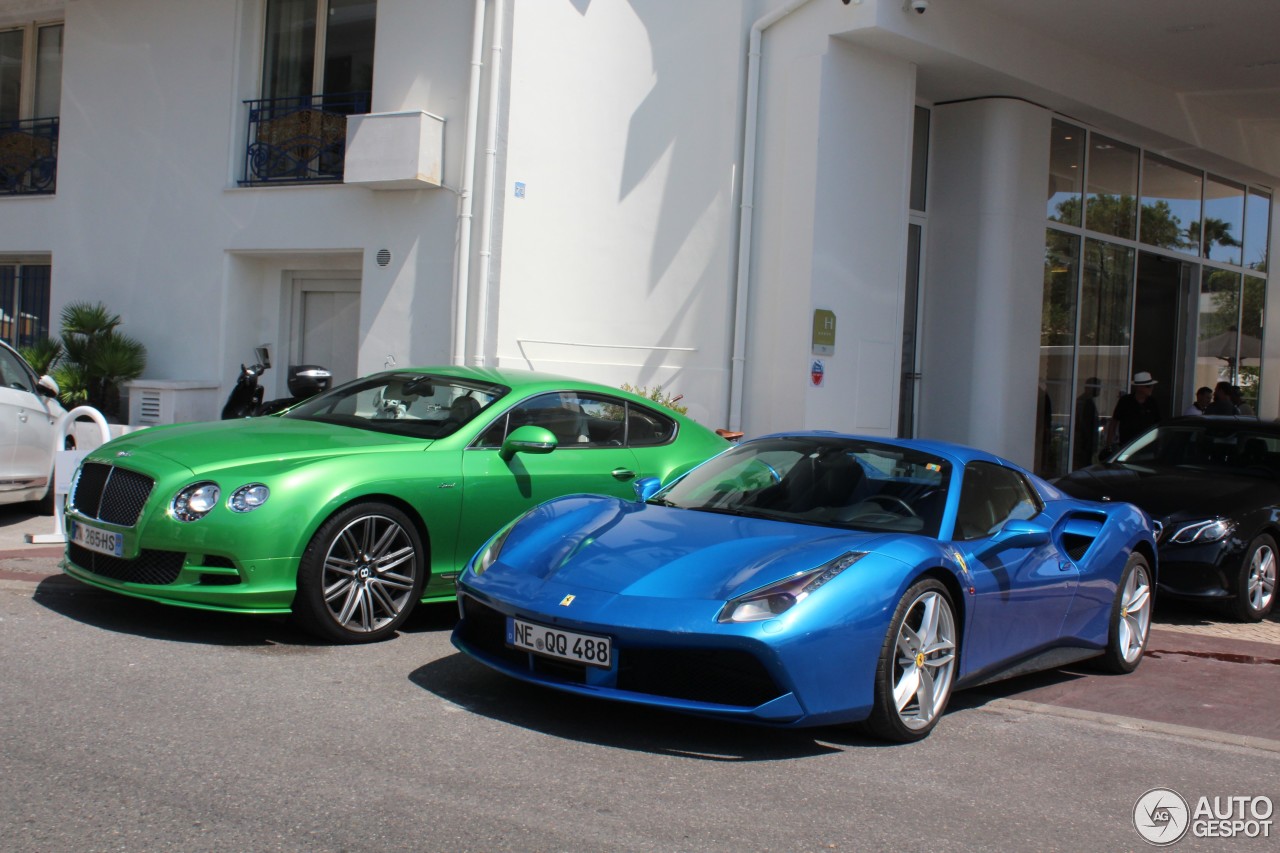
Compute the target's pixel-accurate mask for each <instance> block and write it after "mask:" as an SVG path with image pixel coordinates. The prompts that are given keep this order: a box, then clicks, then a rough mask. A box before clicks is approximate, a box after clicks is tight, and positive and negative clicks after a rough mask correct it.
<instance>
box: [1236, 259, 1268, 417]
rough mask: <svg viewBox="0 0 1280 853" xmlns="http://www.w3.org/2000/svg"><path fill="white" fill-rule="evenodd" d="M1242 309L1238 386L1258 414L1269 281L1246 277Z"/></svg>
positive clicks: (1251, 407)
mask: <svg viewBox="0 0 1280 853" xmlns="http://www.w3.org/2000/svg"><path fill="white" fill-rule="evenodd" d="M1241 296H1242V304H1241V307H1240V362H1239V364H1240V370H1239V373H1238V375H1237V377H1236V384H1237V385H1239V386H1240V396H1241V397H1242V398H1243V400H1244V402H1246V403H1248V404H1249V407H1250V410H1251V412H1244V411H1243V410H1242V411H1241V413H1242V414H1250V413H1257V411H1258V392H1259V391H1260V390H1261V389H1262V339H1263V328H1264V327H1263V320H1264V318H1265V317H1266V313H1267V281H1266V279H1263V278H1258V277H1257V276H1252V275H1246V276H1245V277H1244V289H1243V290H1242V292H1241Z"/></svg>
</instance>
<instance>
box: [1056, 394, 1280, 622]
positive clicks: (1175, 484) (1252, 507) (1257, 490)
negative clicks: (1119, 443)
mask: <svg viewBox="0 0 1280 853" xmlns="http://www.w3.org/2000/svg"><path fill="white" fill-rule="evenodd" d="M1055 485H1057V486H1058V487H1059V488H1061V489H1062V490H1063V491H1064V492H1066V493H1067V494H1069V495H1072V496H1073V497H1078V498H1088V499H1091V500H1102V501H1109V500H1114V501H1128V502H1130V503H1134V504H1137V505H1138V506H1139V507H1141V508H1142V509H1144V510H1146V512H1147V514H1148V515H1150V516H1151V518H1152V519H1153V520H1154V521H1155V526H1156V541H1157V544H1158V546H1159V549H1160V553H1159V566H1160V573H1159V589H1160V591H1161V593H1164V594H1168V595H1171V596H1175V597H1178V598H1188V599H1200V600H1207V601H1218V602H1221V603H1223V604H1224V605H1227V606H1229V607H1230V609H1231V611H1232V613H1234V614H1235V616H1236V618H1238V619H1239V620H1240V621H1242V622H1256V621H1258V620H1259V619H1262V618H1263V617H1265V616H1266V615H1267V614H1268V613H1269V612H1271V607H1272V604H1273V603H1274V601H1275V591H1276V561H1277V558H1278V556H1280V554H1278V552H1277V545H1276V542H1277V540H1280V424H1274V423H1265V422H1262V421H1259V420H1257V419H1256V418H1239V417H1192V418H1174V419H1173V420H1170V421H1167V422H1165V423H1162V424H1160V425H1159V426H1156V427H1153V428H1152V429H1151V430H1149V431H1147V432H1145V433H1143V434H1142V435H1140V436H1139V437H1138V438H1136V439H1134V440H1133V441H1132V442H1130V443H1129V444H1128V445H1127V446H1126V447H1125V448H1124V449H1122V450H1121V451H1120V452H1119V453H1118V454H1117V455H1116V456H1115V457H1113V458H1112V460H1111V461H1109V462H1104V463H1102V464H1099V465H1092V466H1090V467H1088V468H1082V469H1080V470H1078V471H1074V472H1072V473H1071V474H1068V475H1067V476H1065V477H1062V478H1060V479H1058V480H1057V481H1055Z"/></svg>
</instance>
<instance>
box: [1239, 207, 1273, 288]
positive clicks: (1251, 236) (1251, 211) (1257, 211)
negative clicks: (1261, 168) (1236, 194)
mask: <svg viewBox="0 0 1280 853" xmlns="http://www.w3.org/2000/svg"><path fill="white" fill-rule="evenodd" d="M1270 230H1271V196H1269V195H1267V194H1266V193H1260V192H1258V191H1257V190H1249V194H1248V196H1247V198H1246V201H1245V211H1244V265H1245V266H1246V267H1248V268H1249V269H1251V270H1265V269H1266V268H1267V238H1268V236H1269V232H1270Z"/></svg>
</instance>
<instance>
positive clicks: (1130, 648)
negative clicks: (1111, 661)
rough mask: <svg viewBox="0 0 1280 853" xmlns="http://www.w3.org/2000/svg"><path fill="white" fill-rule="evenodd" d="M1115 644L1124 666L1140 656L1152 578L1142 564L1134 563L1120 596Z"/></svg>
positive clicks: (1148, 621) (1148, 617) (1148, 618)
mask: <svg viewBox="0 0 1280 853" xmlns="http://www.w3.org/2000/svg"><path fill="white" fill-rule="evenodd" d="M1116 628H1117V641H1118V645H1119V651H1120V654H1121V656H1123V657H1124V659H1125V662H1126V663H1133V662H1134V661H1136V660H1138V659H1139V658H1141V657H1142V652H1143V650H1144V649H1145V648H1146V646H1147V634H1148V633H1149V632H1150V629H1151V576H1150V575H1149V574H1148V573H1147V567H1146V565H1145V564H1141V563H1140V564H1137V565H1135V566H1134V567H1133V571H1131V572H1129V577H1128V579H1126V580H1125V582H1124V589H1123V590H1122V591H1121V593H1120V623H1119V624H1118V625H1117V626H1116Z"/></svg>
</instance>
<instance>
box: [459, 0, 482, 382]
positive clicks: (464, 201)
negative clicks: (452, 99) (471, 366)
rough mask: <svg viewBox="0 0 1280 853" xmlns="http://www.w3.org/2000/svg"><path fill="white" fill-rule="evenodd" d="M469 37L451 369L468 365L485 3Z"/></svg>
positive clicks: (478, 10)
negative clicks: (465, 134) (472, 216)
mask: <svg viewBox="0 0 1280 853" xmlns="http://www.w3.org/2000/svg"><path fill="white" fill-rule="evenodd" d="M475 2H476V10H475V25H474V29H473V31H472V34H471V85H470V87H469V89H468V91H467V141H466V145H465V148H464V151H463V155H462V187H461V189H460V190H459V192H458V256H457V263H456V264H455V265H454V281H453V359H452V363H453V364H454V365H462V364H465V363H466V361H467V303H468V302H470V301H471V206H472V201H471V188H472V185H473V184H474V183H475V177H476V165H475V163H476V134H477V129H476V117H477V115H478V114H479V112H480V72H481V70H482V69H483V67H484V63H483V62H482V61H481V54H482V53H483V51H484V12H485V4H486V2H487V0H475Z"/></svg>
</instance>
